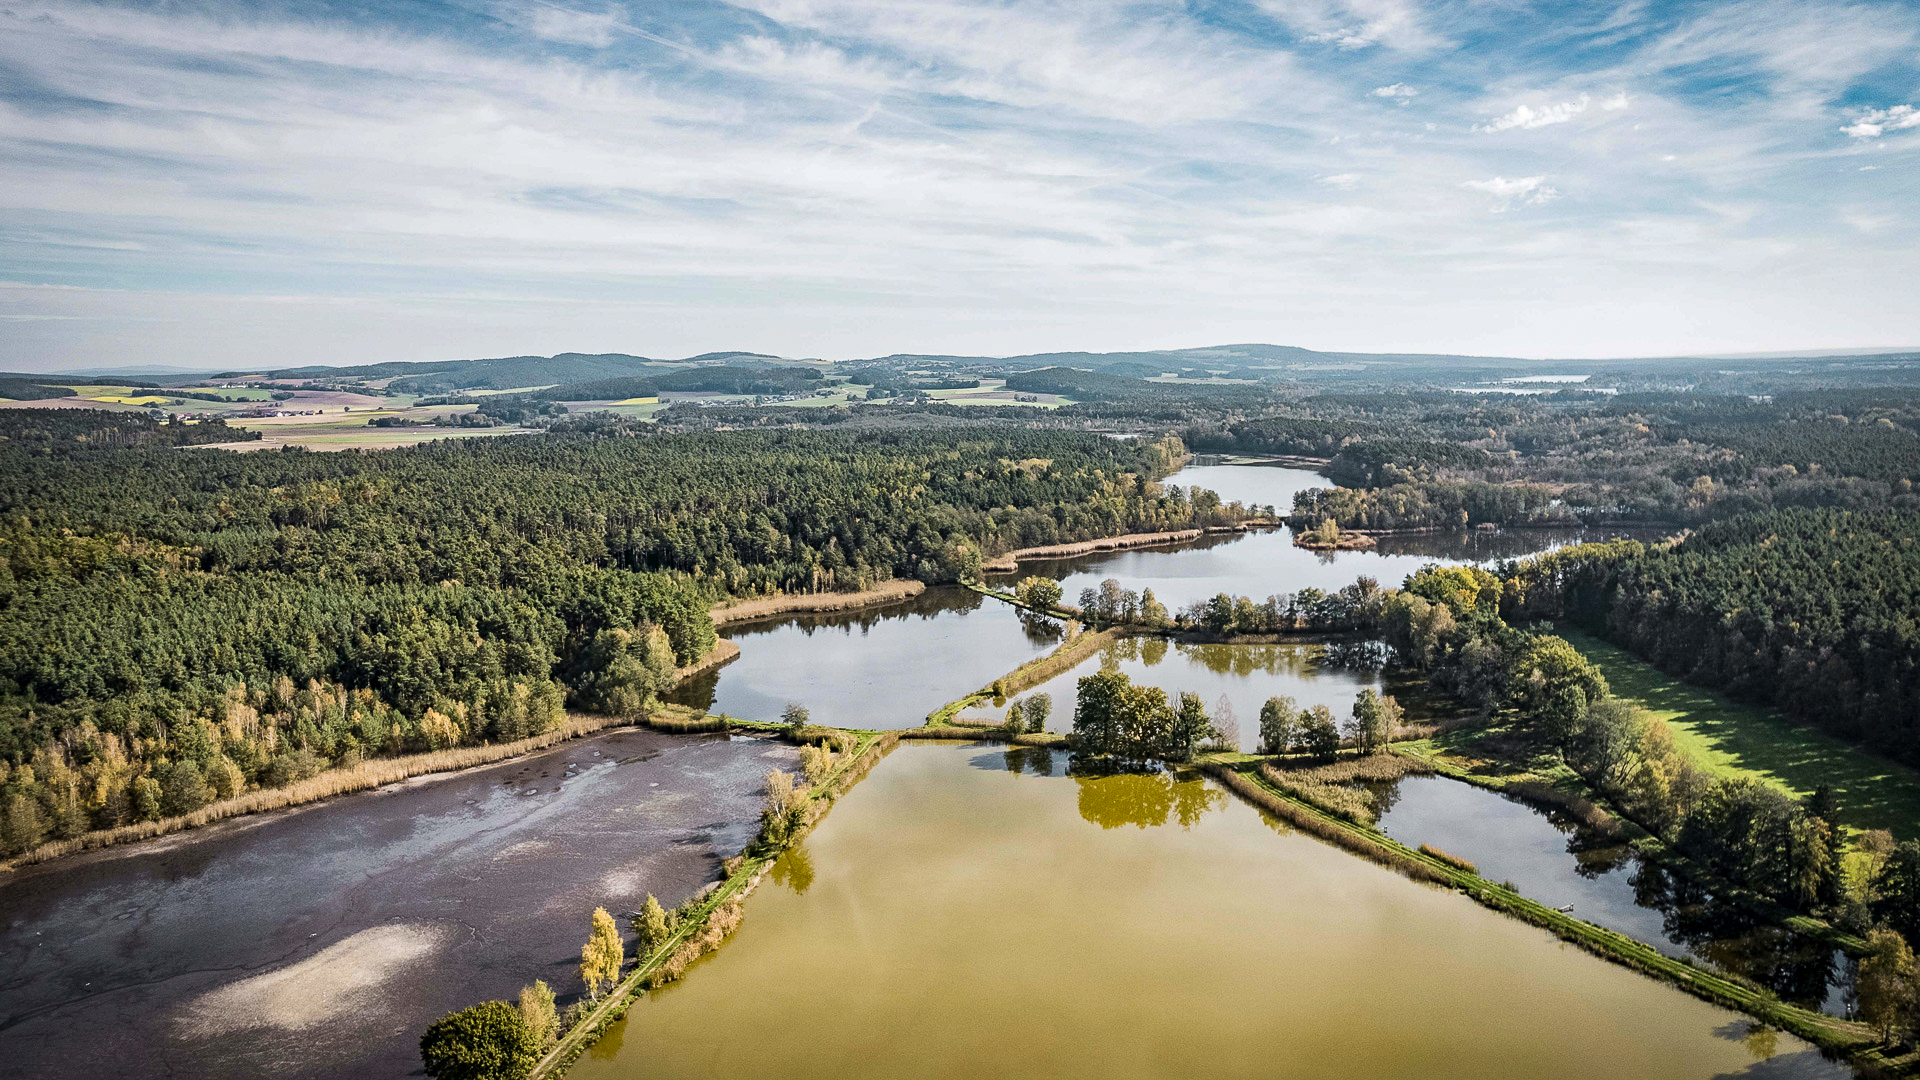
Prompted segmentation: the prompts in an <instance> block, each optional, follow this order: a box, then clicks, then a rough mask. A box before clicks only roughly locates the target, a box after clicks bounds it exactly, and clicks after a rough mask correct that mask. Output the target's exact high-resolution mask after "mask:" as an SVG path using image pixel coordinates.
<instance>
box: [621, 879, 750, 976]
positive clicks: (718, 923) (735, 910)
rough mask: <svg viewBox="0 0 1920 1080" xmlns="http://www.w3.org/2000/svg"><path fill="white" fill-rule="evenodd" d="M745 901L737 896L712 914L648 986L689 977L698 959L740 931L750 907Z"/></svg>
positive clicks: (656, 968) (650, 973) (653, 972)
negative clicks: (683, 976)
mask: <svg viewBox="0 0 1920 1080" xmlns="http://www.w3.org/2000/svg"><path fill="white" fill-rule="evenodd" d="M742 899H743V897H741V896H740V895H739V894H737V893H736V894H735V895H734V896H733V897H732V898H730V899H729V900H727V902H726V903H724V904H721V905H719V906H718V907H716V908H714V909H713V910H712V911H711V912H709V913H708V914H707V919H706V922H705V923H704V924H703V925H702V926H701V927H700V929H699V930H698V931H697V932H695V933H692V934H688V935H687V937H686V939H685V940H684V941H682V942H681V943H680V947H679V948H677V949H675V950H674V951H673V955H672V956H669V957H667V959H666V960H665V961H663V962H661V964H660V965H659V966H658V967H655V968H654V969H653V971H651V972H649V973H648V975H647V979H646V983H647V987H648V988H649V989H652V988H654V987H658V986H663V985H665V984H667V983H670V982H672V981H674V980H675V979H678V978H679V977H680V976H682V975H684V974H686V971H687V968H688V967H690V966H692V964H693V962H694V961H695V960H698V959H700V958H701V957H702V956H704V955H706V954H707V953H710V952H712V951H713V950H715V949H717V948H719V947H720V944H721V942H724V941H726V940H727V935H729V934H731V933H733V932H734V931H735V930H736V929H738V928H739V926H740V920H742V919H744V918H745V917H746V906H745V905H744V904H742V903H741V900H742Z"/></svg>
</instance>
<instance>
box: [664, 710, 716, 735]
mask: <svg viewBox="0 0 1920 1080" xmlns="http://www.w3.org/2000/svg"><path fill="white" fill-rule="evenodd" d="M646 724H647V726H648V727H650V728H652V729H653V730H655V731H666V732H671V733H673V734H675V735H696V734H700V733H702V732H709V731H726V730H728V729H729V728H730V727H731V726H732V724H731V722H730V721H729V720H728V718H727V717H725V716H673V715H670V714H665V713H656V714H654V715H652V716H649V717H647V720H646Z"/></svg>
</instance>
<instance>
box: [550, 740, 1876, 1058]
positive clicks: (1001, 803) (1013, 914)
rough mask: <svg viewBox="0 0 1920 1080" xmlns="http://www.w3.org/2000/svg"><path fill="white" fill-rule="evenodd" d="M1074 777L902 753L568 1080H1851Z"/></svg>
mask: <svg viewBox="0 0 1920 1080" xmlns="http://www.w3.org/2000/svg"><path fill="white" fill-rule="evenodd" d="M1065 768H1066V755H1064V754H1059V753H1052V754H1047V755H1045V756H1044V759H1043V760H1039V761H1036V760H1035V757H1034V755H1032V754H1030V753H1029V752H1027V751H1020V750H1014V751H1006V750H999V749H993V748H988V747H983V746H956V745H939V746H924V745H907V746H903V747H902V748H901V749H899V750H897V751H896V752H895V753H894V754H893V755H892V757H891V758H890V759H889V760H888V761H887V762H886V763H885V764H884V765H883V766H882V767H880V768H879V769H877V770H875V772H874V773H873V775H872V776H870V777H869V778H868V779H867V780H866V781H864V782H863V783H862V784H861V785H860V786H859V787H858V788H856V789H855V790H854V791H853V792H852V793H851V794H850V795H848V796H847V797H846V798H845V799H843V800H842V801H841V803H840V804H839V805H838V806H837V807H836V808H835V809H834V811H833V813H832V814H831V815H830V816H829V817H828V818H827V819H826V821H825V822H824V823H823V824H822V825H821V826H820V827H819V828H818V829H817V830H816V831H815V832H814V833H813V834H812V835H811V836H810V837H808V839H807V840H806V841H805V843H804V844H803V845H802V846H801V847H800V848H799V849H796V850H795V851H792V852H790V853H788V854H787V855H785V856H783V857H782V859H781V862H780V864H779V865H778V867H777V876H776V881H775V882H774V883H771V884H768V885H764V886H763V887H762V890H761V892H760V893H759V894H757V895H756V896H755V897H754V898H753V900H752V901H751V902H750V903H749V904H748V909H747V910H748V914H747V918H746V921H745V923H744V924H743V926H742V928H741V929H740V931H739V933H738V935H737V937H736V938H735V939H734V940H733V941H732V942H731V943H729V944H728V945H727V946H726V947H724V948H723V949H721V950H720V951H719V952H718V953H716V954H714V955H713V956H712V957H710V958H708V959H706V960H704V961H702V962H701V963H699V964H697V965H696V966H695V967H694V968H693V969H692V970H691V971H690V972H689V973H688V975H687V978H686V979H685V980H684V981H682V982H680V983H677V984H674V985H671V986H669V987H667V988H665V989H663V990H661V991H658V992H655V993H653V994H651V995H649V996H647V997H646V998H645V999H643V1000H642V1001H640V1002H638V1003H636V1005H635V1006H634V1008H633V1009H632V1010H631V1012H630V1013H629V1014H628V1016H627V1019H626V1020H625V1021H623V1022H622V1023H620V1024H618V1025H615V1026H614V1027H613V1028H611V1029H610V1031H609V1033H608V1035H607V1036H606V1037H605V1038H603V1039H602V1040H601V1041H600V1043H599V1044H598V1045H596V1046H595V1047H594V1048H593V1049H592V1050H591V1051H590V1052H589V1054H588V1056H587V1057H585V1058H583V1059H582V1060H581V1061H580V1063H579V1064H578V1065H576V1066H575V1067H574V1071H573V1073H572V1076H573V1077H574V1078H575V1080H614V1078H621V1080H627V1078H640V1077H646V1078H658V1080H669V1078H682V1077H684V1078H689V1080H692V1078H710V1077H732V1076H754V1077H765V1078H772V1080H778V1078H829V1077H830V1078H835V1080H863V1078H869V1077H871V1078H876V1080H877V1078H888V1080H891V1078H894V1077H901V1076H913V1077H932V1078H947V1077H951V1078H955V1080H959V1078H967V1080H972V1078H975V1077H982V1076H1007V1077H1057V1078H1064V1080H1077V1078H1087V1080H1096V1078H1098V1080H1114V1078H1134V1077H1140V1078H1146V1077H1156V1078H1157V1077H1193V1076H1210V1077H1229V1078H1235V1077H1246V1078H1249V1080H1253V1078H1258V1080H1273V1078H1291V1077H1299V1078H1315V1080H1318V1078H1324V1077H1343V1078H1352V1080H1376V1078H1379V1080H1384V1078H1396V1080H1397V1078H1407V1080H1413V1078H1418V1080H1431V1078H1433V1077H1452V1076H1460V1077H1468V1076H1470V1077H1476V1078H1484V1080H1507V1078H1512V1080H1537V1078H1540V1077H1555V1078H1564V1080H1586V1078H1592V1080H1603V1078H1604V1080H1617V1078H1619V1077H1635V1078H1639V1080H1695V1078H1707V1077H1723V1076H1754V1077H1760V1076H1765V1077H1842V1076H1845V1075H1847V1074H1846V1071H1845V1070H1844V1068H1842V1067H1841V1066H1838V1065H1836V1064H1833V1063H1831V1062H1827V1061H1825V1060H1824V1059H1822V1058H1821V1057H1820V1055H1819V1054H1818V1053H1817V1052H1815V1051H1814V1050H1812V1049H1811V1048H1809V1047H1808V1046H1807V1045H1806V1044H1805V1043H1802V1042H1800V1041H1799V1040H1796V1039H1794V1038H1792V1037H1790V1036H1786V1035H1778V1036H1774V1035H1772V1034H1771V1033H1768V1034H1762V1035H1759V1036H1754V1035H1752V1034H1751V1033H1750V1028H1749V1025H1748V1023H1747V1021H1746V1020H1745V1019H1744V1018H1742V1017H1740V1016H1738V1015H1736V1014H1734V1013H1731V1012H1728V1011H1726V1010H1723V1009H1719V1008H1716V1007H1714V1006H1711V1005H1708V1004H1706V1003H1704V1002H1701V1001H1698V1000H1696V999H1694V998H1691V997H1688V996H1686V995H1684V994H1682V993H1680V992H1679V991H1677V990H1674V989H1672V988H1669V987H1667V986H1664V985H1662V984H1660V983H1656V982H1654V981H1652V980H1650V979H1647V978H1645V977H1643V976H1640V975H1638V974H1635V973H1633V972H1631V971H1628V970H1625V969H1623V968H1619V967H1616V966H1614V965H1611V964H1608V963H1606V962H1605V961H1602V960H1599V959H1597V958H1595V957H1593V956H1590V955H1588V954H1587V953H1585V952H1583V951H1581V950H1579V949H1578V948H1575V947H1573V946H1569V945H1566V944H1564V943H1562V942H1560V941H1558V940H1556V939H1555V938H1553V937H1552V936H1551V935H1549V934H1546V933H1544V932H1542V931H1540V930H1538V929H1535V928H1532V927H1529V926H1526V925H1524V924H1522V923H1519V922H1517V921H1515V920H1512V919H1510V918H1507V917H1505V916H1502V915H1500V914H1497V913H1495V912H1491V911H1487V910H1485V909H1483V908H1481V907H1479V906H1478V905H1476V904H1474V903H1473V902H1472V901H1471V900H1468V899H1466V898H1464V897H1462V896H1460V895H1458V894H1456V893H1453V892H1447V891H1441V890H1438V889H1434V888H1430V887H1426V886H1421V885H1416V884H1414V883H1411V882H1409V881H1407V880H1406V879H1404V878H1401V877H1399V876H1397V875H1395V874H1392V873H1390V872H1388V871H1386V870H1383V869H1381V868H1379V867H1377V866H1374V865H1373V864H1371V863H1368V862H1365V861H1363V860H1360V859H1357V858H1354V857H1353V856H1351V855H1348V854H1346V853H1345V852H1342V851H1339V850H1337V849H1334V848H1331V847H1328V846H1326V845H1324V844H1322V843H1320V842H1318V841H1316V840H1313V839H1310V838H1307V837H1304V836H1300V835H1298V834H1292V833H1289V832H1288V830H1287V829H1286V828H1284V827H1283V826H1280V825H1278V824H1276V823H1274V822H1272V821H1271V820H1269V819H1266V818H1264V817H1263V816H1261V815H1260V814H1259V813H1258V812H1256V811H1255V810H1253V809H1252V808H1250V807H1248V806H1246V805H1245V804H1242V803H1240V802H1238V801H1237V800H1233V799H1230V798H1229V797H1227V796H1226V795H1225V794H1224V793H1223V792H1221V791H1220V790H1219V789H1217V788H1215V787H1212V786H1211V784H1210V783H1209V782H1206V781H1202V780H1199V779H1186V780H1178V781H1176V780H1174V779H1172V778H1169V777H1165V776H1120V777H1105V778H1091V777H1078V778H1076V777H1070V776H1066V775H1062V773H1063V772H1064V770H1065ZM1766 1054H1771V1055H1772V1056H1771V1058H1770V1059H1769V1060H1759V1058H1760V1057H1761V1056H1763V1055H1766Z"/></svg>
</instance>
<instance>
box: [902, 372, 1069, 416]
mask: <svg viewBox="0 0 1920 1080" xmlns="http://www.w3.org/2000/svg"><path fill="white" fill-rule="evenodd" d="M1006 386H1007V381H1006V380H1005V379H981V380H980V385H979V386H977V387H972V388H969V389H965V390H929V391H928V392H927V394H928V396H929V397H931V398H933V399H934V400H935V401H940V402H945V403H946V404H948V405H1031V406H1033V407H1034V408H1037V409H1057V408H1059V407H1060V406H1062V405H1071V404H1073V401H1072V399H1070V398H1064V397H1061V396H1060V395H1059V394H1019V395H1016V394H1015V393H1014V391H1012V390H1008V389H1007V388H1006ZM1016 396H1018V397H1030V398H1037V399H1038V400H1037V401H1017V400H1015V398H1016Z"/></svg>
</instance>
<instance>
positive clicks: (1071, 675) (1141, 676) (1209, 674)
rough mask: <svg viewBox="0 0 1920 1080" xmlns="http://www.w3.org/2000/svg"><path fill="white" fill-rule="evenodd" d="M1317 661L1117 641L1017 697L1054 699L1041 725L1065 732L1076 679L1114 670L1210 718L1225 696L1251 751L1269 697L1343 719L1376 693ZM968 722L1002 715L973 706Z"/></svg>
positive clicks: (1312, 653)
mask: <svg viewBox="0 0 1920 1080" xmlns="http://www.w3.org/2000/svg"><path fill="white" fill-rule="evenodd" d="M1322 659H1323V656H1322V649H1321V647H1320V646H1319V645H1314V644H1310V643H1307V642H1288V643H1285V644H1279V645H1197V644H1189V643H1185V642H1169V641H1167V640H1166V639H1165V638H1152V637H1150V638H1122V639H1121V640H1119V641H1116V642H1114V643H1113V644H1112V645H1109V646H1107V647H1106V648H1104V649H1102V650H1101V651H1100V652H1098V653H1096V654H1094V655H1093V656H1090V657H1088V658H1086V659H1085V660H1083V661H1081V662H1080V663H1079V664H1077V665H1076V666H1074V667H1073V668H1072V669H1071V670H1069V671H1066V672H1063V673H1061V674H1059V675H1056V676H1054V677H1053V678H1052V679H1050V680H1048V681H1047V682H1046V683H1044V684H1042V685H1040V686H1036V687H1034V688H1033V689H1032V690H1028V691H1024V692H1023V693H1022V694H1020V695H1019V696H1021V697H1025V696H1026V695H1027V694H1035V693H1046V694H1050V695H1052V697H1053V714H1052V716H1051V718H1050V719H1049V720H1048V723H1047V727H1048V729H1049V730H1051V731H1070V730H1072V728H1073V708H1074V702H1075V701H1076V700H1077V698H1078V695H1077V693H1076V690H1077V684H1078V682H1079V680H1080V678H1081V677H1082V676H1084V675H1091V674H1093V673H1094V672H1096V671H1098V670H1100V668H1101V667H1103V666H1104V667H1114V668H1118V669H1119V670H1120V671H1122V672H1125V673H1126V675H1127V677H1128V678H1130V679H1132V680H1133V681H1134V682H1136V683H1140V684H1144V685H1147V686H1157V687H1160V688H1161V689H1163V690H1165V691H1166V692H1167V696H1168V697H1172V696H1173V695H1175V694H1178V693H1180V692H1181V691H1192V692H1193V693H1196V694H1199V695H1200V698H1201V700H1203V701H1205V702H1206V703H1207V708H1208V710H1209V711H1211V712H1213V713H1215V718H1216V719H1219V718H1220V715H1219V714H1220V710H1219V708H1218V704H1219V701H1220V699H1221V698H1223V697H1224V698H1225V699H1226V700H1227V703H1228V704H1229V705H1230V706H1231V707H1232V710H1233V715H1234V716H1235V717H1237V718H1238V721H1239V727H1240V735H1241V745H1242V746H1246V747H1249V748H1250V747H1251V745H1252V743H1253V741H1254V739H1255V738H1256V737H1257V736H1258V734H1259V717H1260V706H1261V704H1262V703H1263V702H1265V701H1266V700H1267V699H1268V698H1270V697H1273V696H1275V695H1284V696H1286V697H1290V698H1293V699H1294V701H1295V702H1297V703H1298V704H1299V707H1300V708H1303V709H1304V708H1311V707H1312V706H1315V705H1325V706H1327V707H1328V708H1330V709H1332V710H1333V714H1334V715H1335V716H1338V717H1345V716H1347V715H1348V714H1349V713H1351V712H1352V711H1353V699H1354V698H1356V697H1358V696H1359V695H1360V691H1361V690H1364V689H1367V688H1372V689H1375V690H1379V689H1381V682H1380V679H1379V678H1378V676H1376V675H1375V674H1374V673H1372V672H1364V671H1351V670H1348V669H1345V668H1337V667H1332V666H1330V665H1327V664H1325V663H1323V662H1322ZM968 718H969V719H976V720H998V719H1001V718H1002V717H1001V716H998V715H993V714H991V712H990V711H988V710H981V709H976V710H973V712H972V713H970V714H968Z"/></svg>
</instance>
